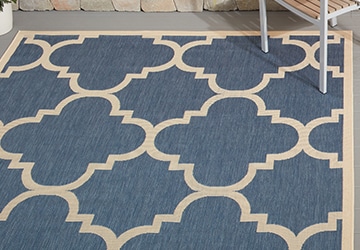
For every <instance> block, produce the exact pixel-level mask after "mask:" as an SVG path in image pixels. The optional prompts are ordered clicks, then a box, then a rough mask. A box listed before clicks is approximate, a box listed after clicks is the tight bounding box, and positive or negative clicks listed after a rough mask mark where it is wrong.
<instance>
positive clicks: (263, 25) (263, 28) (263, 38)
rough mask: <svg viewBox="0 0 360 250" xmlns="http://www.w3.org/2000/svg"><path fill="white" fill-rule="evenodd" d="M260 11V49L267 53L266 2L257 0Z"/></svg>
mask: <svg viewBox="0 0 360 250" xmlns="http://www.w3.org/2000/svg"><path fill="white" fill-rule="evenodd" d="M259 11H260V29H261V49H262V51H264V52H265V53H267V52H269V45H268V35H267V17H266V0H259Z"/></svg>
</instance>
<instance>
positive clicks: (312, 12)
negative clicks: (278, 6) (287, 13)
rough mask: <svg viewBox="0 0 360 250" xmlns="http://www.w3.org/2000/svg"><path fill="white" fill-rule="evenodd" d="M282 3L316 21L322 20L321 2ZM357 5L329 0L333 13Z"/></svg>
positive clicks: (298, 0)
mask: <svg viewBox="0 0 360 250" xmlns="http://www.w3.org/2000/svg"><path fill="white" fill-rule="evenodd" d="M282 1H283V2H285V3H287V4H289V5H291V6H292V7H294V8H295V9H297V10H299V11H301V12H303V13H305V14H307V15H308V16H310V17H312V18H314V19H319V18H320V0H282ZM357 5H358V4H357V3H356V2H355V1H354V0H329V3H328V12H329V13H333V12H336V11H340V10H342V9H344V8H347V7H350V6H357Z"/></svg>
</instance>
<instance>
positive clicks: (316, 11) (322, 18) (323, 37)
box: [259, 0, 360, 94]
mask: <svg viewBox="0 0 360 250" xmlns="http://www.w3.org/2000/svg"><path fill="white" fill-rule="evenodd" d="M275 1H276V2H277V3H279V4H280V5H281V6H283V7H285V8H286V9H288V10H290V11H291V12H293V13H295V14H297V15H298V16H300V17H302V18H304V19H306V20H307V21H309V22H311V23H313V24H315V25H317V26H319V28H320V78H319V79H320V81H319V90H320V91H321V92H322V93H324V94H325V93H326V92H327V79H326V76H327V38H328V35H327V34H328V23H330V25H331V26H335V25H336V24H337V21H336V17H337V16H339V15H342V14H345V13H348V12H350V11H353V10H356V9H359V8H360V0H275ZM259 4H260V6H259V9H260V27H261V49H262V50H263V51H264V52H265V53H267V52H268V51H269V46H268V35H267V17H266V0H259Z"/></svg>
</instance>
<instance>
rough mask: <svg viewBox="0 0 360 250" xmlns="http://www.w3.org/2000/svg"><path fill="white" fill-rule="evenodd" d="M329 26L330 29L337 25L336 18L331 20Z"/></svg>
mask: <svg viewBox="0 0 360 250" xmlns="http://www.w3.org/2000/svg"><path fill="white" fill-rule="evenodd" d="M329 24H330V26H331V27H333V28H334V27H335V26H336V25H337V18H336V17H333V18H331V19H330V22H329Z"/></svg>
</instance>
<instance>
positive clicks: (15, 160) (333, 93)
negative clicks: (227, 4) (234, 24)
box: [0, 31, 354, 250]
mask: <svg viewBox="0 0 360 250" xmlns="http://www.w3.org/2000/svg"><path fill="white" fill-rule="evenodd" d="M318 40H319V37H318V33H315V32H277V33H271V39H270V41H269V43H270V50H271V51H270V52H269V53H268V54H264V53H263V52H262V51H261V50H260V37H259V34H258V33H256V32H246V33H245V32H230V31H228V32H220V31H219V32H158V31H157V32H153V31H152V32H150V31H148V32H140V31H138V32H106V31H103V32H90V31H88V32H30V31H21V32H19V33H18V34H17V36H16V37H15V39H14V41H13V43H12V44H11V46H10V47H9V49H8V50H7V52H6V53H5V54H4V55H3V57H2V58H1V61H0V249H15V250H16V249H76V250H79V249H96V250H98V249H146V250H147V249H164V250H172V249H186V250H188V249H196V250H197V249H201V250H202V249H204V250H212V249H226V250H228V249H234V250H235V249H237V250H238V249H241V250H242V249H246V250H248V249H249V250H254V249H259V250H264V249H269V250H274V249H276V250H281V249H291V250H300V249H314V250H320V249H321V250H322V249H327V250H328V249H344V250H349V249H352V248H353V239H354V238H353V218H354V217H353V216H354V215H353V206H354V198H353V196H354V180H353V129H352V115H353V114H352V105H353V103H352V36H351V33H350V32H345V31H344V32H336V33H330V36H329V64H330V66H329V72H328V79H329V80H328V94H326V95H323V94H321V93H320V92H319V91H318V89H317V82H318V73H319V72H318V68H319V63H318V47H319V43H318Z"/></svg>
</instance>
